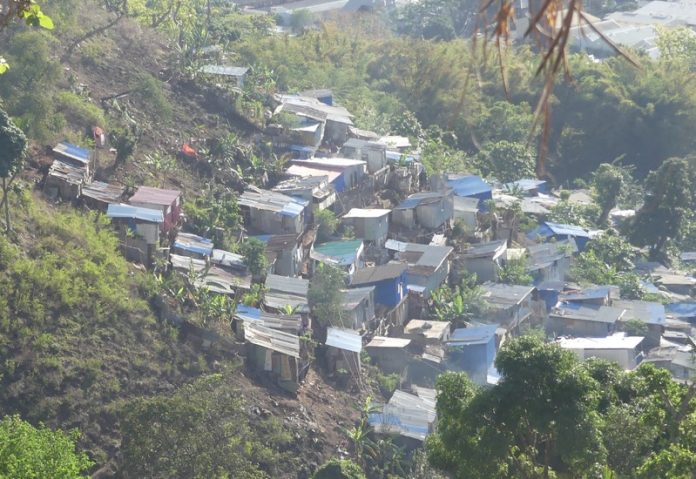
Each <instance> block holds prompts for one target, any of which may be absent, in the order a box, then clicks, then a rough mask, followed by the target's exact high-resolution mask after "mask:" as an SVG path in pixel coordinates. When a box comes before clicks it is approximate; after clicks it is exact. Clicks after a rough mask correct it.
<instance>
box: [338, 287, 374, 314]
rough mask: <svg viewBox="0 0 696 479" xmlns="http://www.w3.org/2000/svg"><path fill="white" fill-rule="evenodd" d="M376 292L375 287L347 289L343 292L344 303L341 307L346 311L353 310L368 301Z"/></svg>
mask: <svg viewBox="0 0 696 479" xmlns="http://www.w3.org/2000/svg"><path fill="white" fill-rule="evenodd" d="M374 290H375V287H374V286H368V287H365V288H352V289H345V290H343V302H342V303H341V306H342V307H343V309H344V311H350V310H353V309H355V308H357V307H358V306H359V305H360V304H361V303H362V302H363V301H365V300H366V299H368V298H369V297H370V295H371V294H372V293H373V291H374Z"/></svg>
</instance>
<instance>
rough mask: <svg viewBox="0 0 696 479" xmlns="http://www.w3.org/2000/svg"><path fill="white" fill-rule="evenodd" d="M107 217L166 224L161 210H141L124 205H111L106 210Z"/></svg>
mask: <svg viewBox="0 0 696 479" xmlns="http://www.w3.org/2000/svg"><path fill="white" fill-rule="evenodd" d="M106 216H108V217H109V218H127V219H134V220H141V221H150V222H152V223H163V222H164V216H163V215H162V212H161V211H160V210H151V209H149V208H139V207H137V206H131V205H123V204H110V205H109V207H108V209H107V210H106Z"/></svg>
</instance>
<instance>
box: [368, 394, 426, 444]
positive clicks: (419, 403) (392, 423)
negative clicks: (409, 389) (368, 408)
mask: <svg viewBox="0 0 696 479" xmlns="http://www.w3.org/2000/svg"><path fill="white" fill-rule="evenodd" d="M436 417H437V412H436V410H435V401H434V400H433V399H431V398H430V397H419V396H416V395H414V394H409V393H406V392H404V391H400V390H396V391H394V394H393V395H392V397H391V399H390V400H389V402H388V403H387V404H385V405H384V406H383V408H382V412H381V413H371V414H369V415H368V421H369V423H370V425H371V426H372V427H373V429H374V430H375V432H377V433H383V434H399V435H401V436H404V437H410V438H412V439H417V440H419V441H424V440H425V438H426V436H427V435H428V433H429V432H430V427H431V425H432V424H433V422H435V419H436Z"/></svg>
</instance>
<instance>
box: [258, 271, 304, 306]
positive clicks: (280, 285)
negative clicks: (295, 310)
mask: <svg viewBox="0 0 696 479" xmlns="http://www.w3.org/2000/svg"><path fill="white" fill-rule="evenodd" d="M308 291H309V281H308V280H306V279H302V278H290V277H287V276H279V275H276V274H269V275H267V276H266V294H265V295H264V304H265V305H266V306H268V307H269V308H273V309H282V308H284V307H285V306H288V305H289V306H293V307H299V308H300V311H301V312H308V311H309V308H308V306H307V293H308Z"/></svg>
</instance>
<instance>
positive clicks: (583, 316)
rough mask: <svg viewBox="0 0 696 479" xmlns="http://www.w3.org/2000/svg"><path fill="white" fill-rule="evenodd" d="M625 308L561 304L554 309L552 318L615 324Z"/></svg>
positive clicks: (551, 314)
mask: <svg viewBox="0 0 696 479" xmlns="http://www.w3.org/2000/svg"><path fill="white" fill-rule="evenodd" d="M623 314H624V309H623V308H613V307H611V306H596V305H581V304H578V303H559V306H557V307H555V308H553V309H552V310H551V312H550V313H549V315H550V316H555V317H558V318H564V317H568V318H571V319H575V320H582V321H593V322H597V323H610V324H614V323H615V322H616V321H618V320H619V319H621V318H622V316H623Z"/></svg>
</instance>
